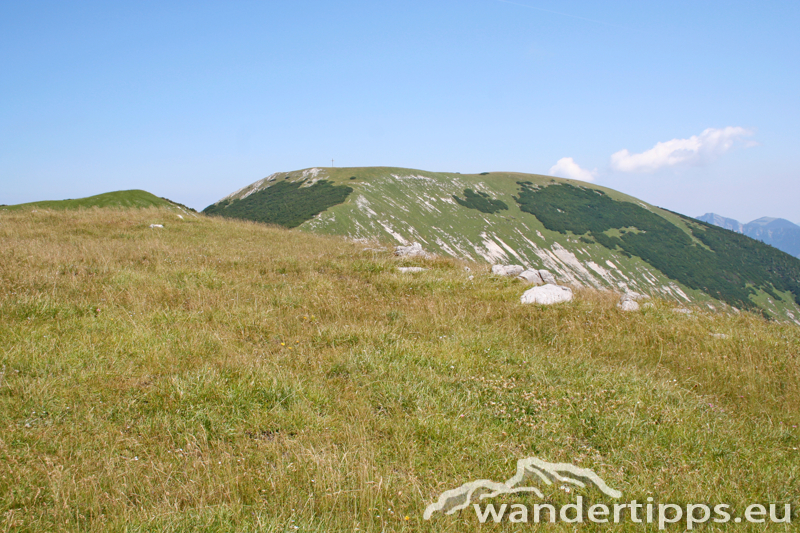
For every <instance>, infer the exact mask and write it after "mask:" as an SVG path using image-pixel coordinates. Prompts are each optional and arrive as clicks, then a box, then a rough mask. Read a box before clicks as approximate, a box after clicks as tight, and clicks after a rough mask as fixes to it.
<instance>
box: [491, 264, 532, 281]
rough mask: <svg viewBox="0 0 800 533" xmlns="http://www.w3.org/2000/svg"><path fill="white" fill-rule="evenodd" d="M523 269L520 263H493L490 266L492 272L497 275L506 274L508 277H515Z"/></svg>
mask: <svg viewBox="0 0 800 533" xmlns="http://www.w3.org/2000/svg"><path fill="white" fill-rule="evenodd" d="M523 270H525V267H523V266H522V265H493V266H492V274H495V275H497V276H508V277H510V278H516V277H517V276H519V275H520V274H522V271H523Z"/></svg>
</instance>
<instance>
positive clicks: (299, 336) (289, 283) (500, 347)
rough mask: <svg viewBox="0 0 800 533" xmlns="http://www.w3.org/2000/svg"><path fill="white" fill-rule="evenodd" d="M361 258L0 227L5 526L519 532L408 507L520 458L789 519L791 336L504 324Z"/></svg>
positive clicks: (429, 280) (651, 322) (797, 338)
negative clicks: (768, 509) (781, 509)
mask: <svg viewBox="0 0 800 533" xmlns="http://www.w3.org/2000/svg"><path fill="white" fill-rule="evenodd" d="M351 175H352V174H351ZM347 179H348V180H349V176H348V178H347ZM352 181H357V180H352ZM354 188H355V186H354ZM464 188H465V187H462V189H461V190H462V191H463V189H464ZM473 190H476V189H474V188H473ZM507 203H508V202H507ZM514 205H516V204H514ZM514 205H512V204H511V203H508V206H509V210H511V209H514ZM471 211H475V210H471ZM476 212H477V211H476ZM492 216H494V215H492ZM165 217H171V219H175V220H174V221H173V222H170V224H168V225H166V227H165V228H163V229H150V228H149V225H150V224H152V223H161V222H162V221H163V220H164V219H165ZM371 248H374V246H373V245H368V244H362V243H357V242H352V241H345V240H342V239H340V238H335V237H325V236H317V235H313V234H309V233H302V232H295V231H288V230H284V229H279V228H274V227H269V226H264V225H259V224H254V223H249V222H242V221H236V220H225V219H221V218H212V217H197V218H194V217H191V218H189V217H186V218H185V219H183V220H181V219H176V217H175V215H174V213H172V212H168V211H166V210H164V209H153V208H149V209H138V210H130V211H126V212H125V216H120V212H119V210H114V209H108V210H105V209H97V210H80V211H71V212H67V211H60V212H55V211H47V210H36V212H32V211H16V212H0V338H2V339H3V341H4V342H2V343H0V369H1V370H0V372H2V377H0V530H3V531H159V532H161V531H176V532H177V531H226V532H234V531H236V532H241V531H253V532H255V531H259V532H284V531H316V532H334V531H348V532H351V531H356V530H358V531H368V532H380V531H408V532H411V531H414V532H416V531H430V532H434V531H436V532H463V531H520V530H521V529H520V528H519V527H517V526H514V525H512V524H507V523H504V524H485V525H480V524H479V523H478V522H477V520H476V517H475V513H474V512H472V511H469V510H466V511H462V512H461V513H459V514H457V515H453V516H444V515H437V516H435V517H434V518H433V519H432V520H430V521H424V520H423V519H422V513H423V511H424V509H425V507H426V506H427V505H428V504H430V503H432V502H433V501H435V499H436V498H438V496H439V494H440V493H441V492H443V491H444V490H447V489H451V488H454V487H457V486H459V485H461V484H462V483H465V482H467V481H471V480H475V479H481V478H485V479H494V480H503V479H506V478H508V477H509V476H510V475H511V474H512V473H513V470H514V466H515V463H516V461H517V460H518V459H521V458H525V457H530V456H537V457H539V458H541V459H544V460H546V461H550V462H558V461H563V462H568V463H574V464H578V465H580V466H584V467H587V468H591V469H593V470H595V471H596V472H597V473H598V474H599V475H600V476H601V477H602V478H603V479H605V480H606V482H607V483H608V484H609V485H610V486H612V487H614V488H616V489H618V490H621V491H622V492H623V495H624V496H623V498H624V500H625V501H630V500H632V499H637V500H639V501H644V500H646V498H647V497H653V498H655V500H656V501H657V502H670V503H687V502H712V503H715V502H720V503H721V502H725V503H728V504H730V505H731V506H732V508H733V509H736V510H738V511H739V514H741V510H742V509H743V508H744V507H745V506H746V505H748V504H750V503H791V504H793V505H794V506H795V509H797V507H798V506H800V501H799V500H798V496H800V451H798V448H800V432H799V431H798V429H797V425H798V424H800V366H799V365H798V362H799V361H798V346H800V328H798V327H796V326H792V325H786V324H780V323H774V322H768V321H766V320H764V319H763V318H761V317H760V316H758V315H755V314H750V313H741V314H738V315H732V314H715V313H710V312H703V311H700V310H695V312H694V313H693V314H691V315H686V314H681V313H675V312H674V311H673V309H672V307H673V305H674V304H673V303H670V302H668V301H664V300H659V299H655V301H654V305H653V306H652V307H650V308H646V309H643V310H642V311H641V312H637V313H622V312H621V311H619V310H618V309H617V308H616V307H615V303H616V298H614V297H613V296H612V295H610V294H609V293H603V292H596V291H593V290H590V289H586V290H583V291H578V292H577V294H576V299H575V301H573V302H571V303H569V304H564V305H559V306H554V307H538V306H523V305H521V304H519V296H520V294H521V293H522V291H523V290H524V289H525V287H524V286H522V285H521V284H520V283H519V282H517V281H514V280H509V279H506V278H497V277H493V276H491V275H489V273H488V271H487V270H488V267H487V266H485V265H483V266H482V265H479V264H474V263H472V264H468V263H462V262H460V261H459V260H455V259H442V258H439V259H434V260H413V261H411V260H399V259H397V258H395V257H394V256H392V255H391V253H389V252H381V251H376V250H374V249H371ZM400 265H406V266H412V265H416V266H424V267H426V268H428V269H429V270H428V271H426V272H423V273H421V274H414V275H408V274H400V273H398V272H397V270H396V267H397V266H400ZM464 266H469V267H470V268H471V269H472V270H471V272H466V271H465V270H464V268H463V267H464ZM469 275H473V276H474V279H472V280H470V279H469ZM577 492H578V493H579V494H582V495H583V496H584V497H585V498H587V499H589V500H592V501H604V498H605V497H604V496H602V494H599V492H598V491H596V490H591V489H585V490H584V489H581V490H578V491H577ZM574 495H575V493H574V492H573V493H571V494H566V493H565V492H564V491H561V490H559V489H558V486H552V487H550V489H548V491H547V492H546V497H547V498H548V499H549V500H550V501H554V502H565V501H571V500H570V498H572V497H573V496H574ZM536 501H537V500H536V499H535V498H534V497H533V496H530V495H516V496H514V497H506V498H498V499H497V501H496V503H500V502H508V503H514V502H523V503H528V504H531V503H534V502H536ZM798 519H800V517H795V518H794V520H795V521H797V520H798ZM795 526H796V522H795V524H793V525H789V526H770V527H769V530H772V531H789V530H791V529H792V527H795ZM528 527H529V528H530V529H531V530H533V526H530V525H529V526H528ZM573 528H574V526H573V525H570V524H564V523H559V524H555V525H553V526H551V527H550V529H552V530H553V531H573ZM719 528H724V526H721V525H714V524H710V525H709V526H708V527H706V528H705V529H704V530H707V531H716V530H719ZM608 529H609V528H608V527H600V526H596V527H591V526H587V527H584V528H583V530H586V531H607V530H608ZM683 529H684V528H683V527H678V526H675V527H673V528H672V529H671V530H675V531H682V530H683ZM730 529H731V530H733V529H734V527H732V526H731V527H730ZM522 530H525V529H524V528H523V529H522ZM614 530H615V531H642V530H652V529H646V528H644V527H643V526H641V525H636V524H631V523H630V522H627V523H625V524H622V525H620V526H618V527H617V528H616V529H614ZM735 530H736V531H740V530H741V531H763V530H764V525H760V526H755V525H753V526H747V525H744V524H743V525H741V526H739V527H736V528H735Z"/></svg>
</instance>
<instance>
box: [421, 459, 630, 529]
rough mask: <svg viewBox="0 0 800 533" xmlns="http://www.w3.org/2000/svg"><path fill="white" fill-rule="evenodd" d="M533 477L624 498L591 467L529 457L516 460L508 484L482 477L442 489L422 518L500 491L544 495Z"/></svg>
mask: <svg viewBox="0 0 800 533" xmlns="http://www.w3.org/2000/svg"><path fill="white" fill-rule="evenodd" d="M530 479H534V480H536V481H540V482H542V483H545V484H547V485H552V484H553V482H554V481H557V482H559V483H569V484H572V485H575V486H576V487H580V488H585V487H586V486H587V485H590V486H591V485H593V486H595V487H597V488H598V489H600V491H602V492H603V494H605V495H606V496H610V497H611V498H620V497H622V493H621V492H620V491H618V490H615V489H612V488H611V487H609V486H608V485H606V482H605V481H603V480H602V479H601V478H600V476H598V475H597V474H595V473H594V471H592V470H590V469H588V468H581V467H578V466H575V465H572V464H569V463H548V462H546V461H542V460H541V459H538V458H536V457H528V458H527V459H520V460H519V461H517V472H516V473H515V474H514V476H513V477H512V478H511V479H509V480H508V481H506V482H505V483H500V482H497V481H491V480H488V479H479V480H477V481H471V482H469V483H465V484H463V485H461V486H460V487H458V488H456V489H452V490H448V491H446V492H443V493H442V495H441V496H439V499H438V500H437V501H436V503H432V504H430V505H429V506H428V507H427V508H426V509H425V513H424V514H423V518H424V519H425V520H430V518H431V516H433V513H435V512H437V511H441V512H443V513H444V514H448V515H449V514H453V513H456V512H458V511H460V510H462V509H465V508H467V507H468V506H469V505H470V504H471V503H473V502H476V501H480V500H484V499H487V498H494V497H496V496H499V495H501V494H517V493H521V492H532V493H533V494H535V495H536V496H538V497H539V498H543V497H544V494H543V493H542V491H541V490H539V489H538V488H537V487H535V486H533V485H530V484H527V483H525V482H526V481H528V480H530Z"/></svg>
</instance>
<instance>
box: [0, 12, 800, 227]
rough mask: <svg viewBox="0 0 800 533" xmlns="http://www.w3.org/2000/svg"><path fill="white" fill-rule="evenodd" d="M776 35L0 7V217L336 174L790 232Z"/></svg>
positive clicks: (201, 197) (796, 51)
mask: <svg viewBox="0 0 800 533" xmlns="http://www.w3.org/2000/svg"><path fill="white" fill-rule="evenodd" d="M798 27H800V3H798V2H790V1H785V2H759V3H756V2H750V1H748V2H713V1H709V2H696V1H692V2H688V1H672V2H659V3H656V2H638V1H636V2H634V1H630V2H588V1H560V2H556V1H545V0H541V1H534V0H514V1H513V2H512V1H500V0H460V1H434V2H431V1H430V0H428V1H403V2H385V1H383V2H381V1H352V2H344V1H340V2H322V1H304V0H297V1H293V2H277V1H261V2H244V1H229V2H200V1H192V2H188V1H187V2H167V1H160V2H146V1H143V2H107V1H103V2H69V1H61V2H39V1H31V2H14V1H7V2H0V81H2V83H0V102H2V103H0V203H8V204H12V203H19V202H26V201H34V200H43V199H61V198H76V197H81V196H88V195H91V194H97V193H101V192H106V191H110V190H119V189H129V188H140V189H146V190H148V191H150V192H153V193H155V194H157V195H159V196H166V197H168V198H170V199H173V200H176V201H179V202H182V203H185V204H187V205H190V206H192V207H195V208H198V209H202V208H204V207H205V206H207V205H208V204H210V203H212V202H214V201H216V200H218V199H219V198H221V197H222V196H224V195H226V194H228V193H230V192H232V191H233V190H235V189H238V188H240V187H242V186H244V185H247V184H249V183H251V182H253V181H255V180H257V179H260V178H262V177H264V176H266V175H268V174H271V173H272V172H277V171H285V170H295V169H300V168H307V167H312V166H326V165H330V160H331V159H335V164H336V166H376V165H381V166H402V167H411V168H421V169H425V170H434V171H452V172H462V173H466V172H483V171H492V170H511V171H520V172H533V173H543V174H548V173H551V172H552V173H558V174H560V175H567V176H573V177H584V178H586V179H591V180H593V182H594V183H597V184H600V185H605V186H608V187H612V188H615V189H618V190H621V191H623V192H626V193H628V194H632V195H634V196H637V197H640V198H642V199H644V200H646V201H648V202H651V203H654V204H656V205H659V206H662V207H666V208H668V209H672V210H675V211H678V212H681V213H685V214H688V215H692V216H696V215H700V214H702V213H705V212H707V211H714V212H717V213H719V214H722V215H724V216H728V217H733V218H738V219H740V220H742V221H745V222H747V221H750V220H752V219H754V218H757V217H760V216H774V217H782V218H787V219H789V220H792V221H793V222H796V223H800V209H799V208H798V198H800V151H799V150H798V147H799V146H800V129H799V128H798V124H800V105H798V104H800V90H798V88H800V83H798V82H800V79H799V78H800V69H799V68H798V65H800V32H798V31H797V28H798ZM566 158H571V159H566Z"/></svg>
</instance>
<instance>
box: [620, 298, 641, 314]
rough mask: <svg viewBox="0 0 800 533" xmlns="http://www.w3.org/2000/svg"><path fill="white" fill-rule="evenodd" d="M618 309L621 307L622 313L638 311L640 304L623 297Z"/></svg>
mask: <svg viewBox="0 0 800 533" xmlns="http://www.w3.org/2000/svg"><path fill="white" fill-rule="evenodd" d="M617 307H619V308H620V309H621V310H622V311H638V310H639V304H638V303H637V302H636V300H634V299H633V298H631V297H628V295H625V296H623V297H622V298H621V299H620V301H619V303H617Z"/></svg>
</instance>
